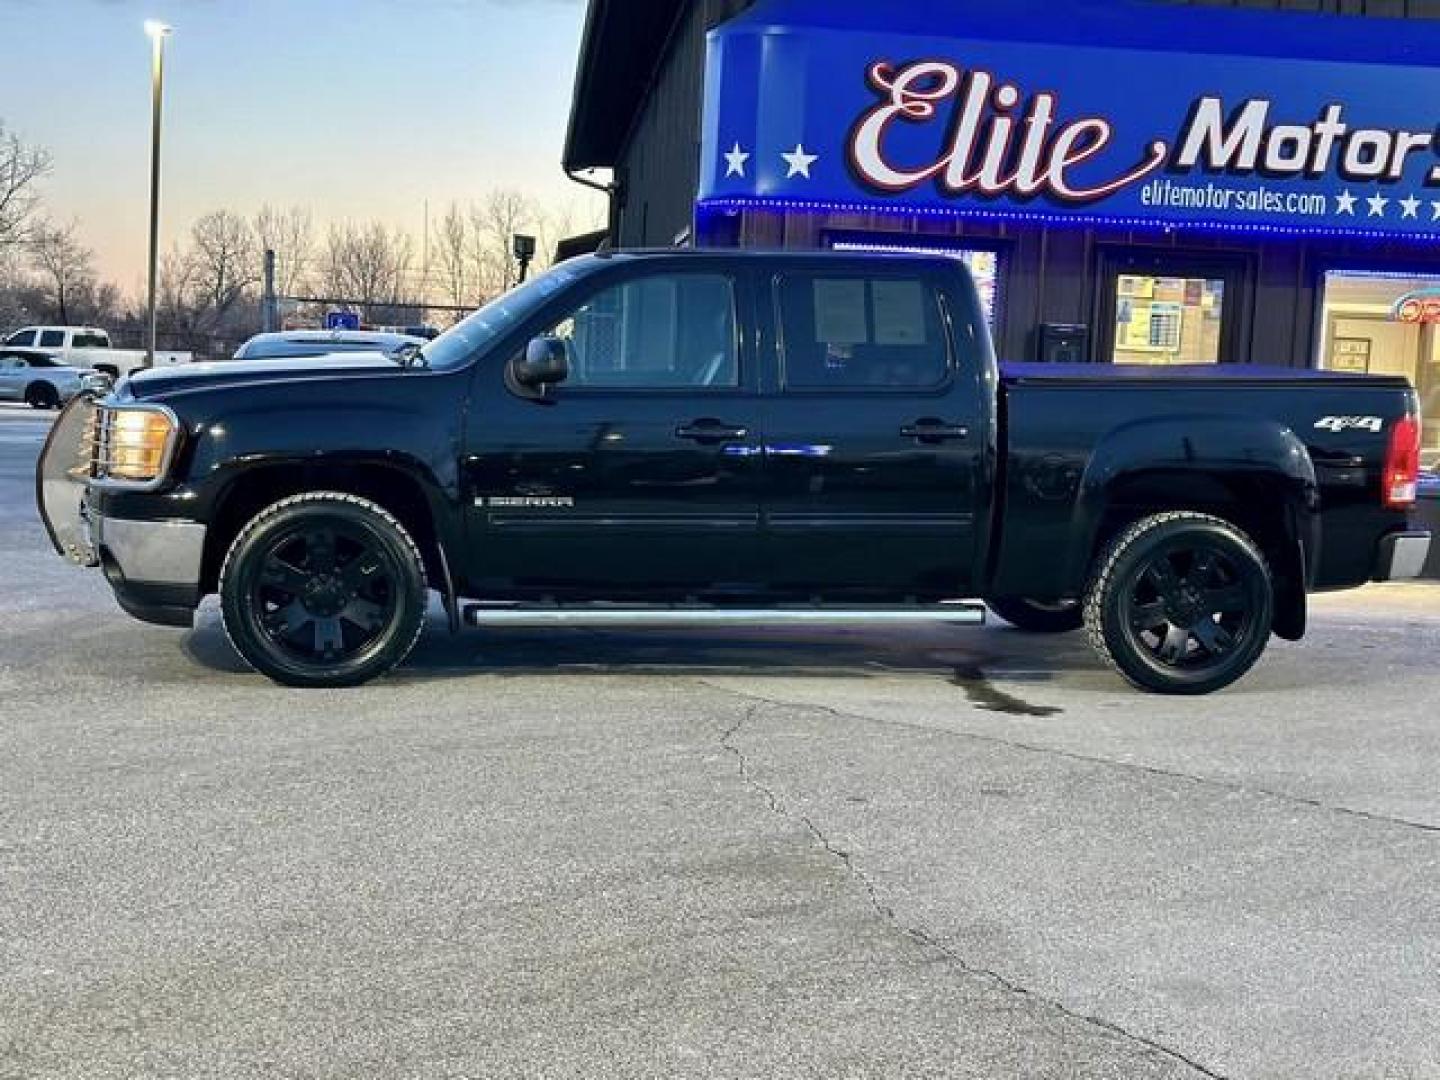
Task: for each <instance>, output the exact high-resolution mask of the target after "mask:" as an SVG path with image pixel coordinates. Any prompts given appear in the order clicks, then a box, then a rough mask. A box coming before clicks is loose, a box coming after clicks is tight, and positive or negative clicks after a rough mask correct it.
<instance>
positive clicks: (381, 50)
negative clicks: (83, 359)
mask: <svg viewBox="0 0 1440 1080" xmlns="http://www.w3.org/2000/svg"><path fill="white" fill-rule="evenodd" d="M584 15H585V5H584V2H583V0H288V2H287V0H143V2H142V0H0V41H3V42H4V43H5V59H4V61H3V63H0V119H3V120H4V121H5V124H6V126H7V127H8V128H9V129H10V130H12V131H15V132H18V133H19V134H20V135H21V136H22V138H24V139H26V140H27V141H30V142H34V143H39V144H41V145H43V146H46V147H48V148H49V149H50V151H51V152H52V154H53V156H54V170H53V172H52V174H51V176H50V177H49V179H48V180H47V181H46V184H45V188H44V197H45V201H46V206H47V210H48V212H49V214H50V216H51V217H53V218H55V219H57V220H61V221H68V220H70V219H71V218H75V219H78V221H79V225H80V231H81V234H82V237H83V239H84V241H85V243H86V244H88V245H89V246H90V247H92V248H93V249H94V250H95V252H96V254H97V256H98V261H99V268H100V270H101V272H102V274H103V275H104V276H105V277H107V278H109V279H111V280H114V281H115V282H116V283H117V284H119V285H120V286H121V287H122V288H123V289H124V290H126V291H127V292H128V293H131V294H132V295H133V294H136V293H138V292H139V291H140V288H141V284H142V281H143V275H144V260H145V229H146V214H147V207H148V201H147V200H148V191H149V188H148V183H149V180H148V176H149V174H148V154H149V101H150V70H149V56H150V43H149V40H148V39H147V38H146V36H145V34H144V31H143V29H142V23H143V21H144V20H145V19H147V18H156V19H161V20H163V21H166V22H169V23H171V24H173V26H174V27H175V33H174V35H173V36H172V37H171V38H170V41H169V45H168V46H167V53H166V85H165V110H166V111H165V139H164V175H163V181H162V206H163V218H162V225H161V228H162V241H161V246H162V249H163V248H165V247H168V246H169V240H170V238H173V237H175V236H177V235H179V234H181V233H182V232H184V231H185V230H187V229H188V227H189V224H190V222H192V221H193V220H194V219H195V218H196V217H198V216H199V215H201V214H203V213H205V212H206V211H207V210H211V209H215V208H220V207H227V208H231V209H235V210H238V211H241V212H242V213H246V214H247V215H248V214H249V213H252V212H253V211H254V210H256V209H258V208H259V207H260V206H261V205H262V204H264V203H267V202H268V203H271V204H274V205H277V206H282V207H283V206H290V205H295V204H299V205H303V206H308V207H310V208H311V209H312V211H313V213H314V215H315V218H316V221H317V225H321V226H323V223H324V222H326V221H328V220H331V219H343V218H353V219H356V220H365V219H370V218H383V219H385V220H387V221H389V222H392V223H396V224H402V225H404V226H406V227H407V228H409V229H410V230H411V231H412V232H413V233H414V234H415V235H416V237H417V242H418V237H419V235H420V233H421V225H422V218H423V214H424V204H425V202H426V200H429V203H430V209H431V213H432V215H435V214H438V213H439V211H440V210H441V209H442V208H443V207H444V205H445V204H446V203H448V202H449V201H451V200H460V201H462V202H464V201H468V200H471V199H475V198H478V197H479V196H481V195H483V194H484V192H485V191H486V190H488V189H490V188H494V187H514V188H518V189H521V190H523V191H525V192H527V193H528V194H531V195H533V196H535V197H536V198H538V199H540V200H542V201H543V202H545V203H546V204H548V205H551V206H555V207H562V206H570V207H573V209H574V211H575V213H576V214H577V217H578V218H579V219H580V224H582V225H589V224H591V223H592V222H594V221H598V220H599V215H600V214H601V212H602V210H601V206H602V205H603V200H601V199H600V198H599V197H598V196H594V195H592V194H590V193H589V192H588V191H587V190H586V189H584V188H581V187H579V186H577V185H575V184H573V183H571V182H570V181H569V180H567V179H566V178H565V176H564V175H563V173H562V172H561V170H560V164H559V161H560V152H561V145H562V142H563V139H564V133H565V122H566V119H567V116H568V111H569V102H570V91H571V84H572V77H573V73H574V68H575V60H576V56H577V52H578V48H579V41H580V34H581V30H582V24H583V21H584Z"/></svg>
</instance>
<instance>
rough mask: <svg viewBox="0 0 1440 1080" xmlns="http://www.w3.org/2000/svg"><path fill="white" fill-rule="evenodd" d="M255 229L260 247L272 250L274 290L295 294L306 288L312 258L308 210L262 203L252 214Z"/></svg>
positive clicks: (312, 237)
mask: <svg viewBox="0 0 1440 1080" xmlns="http://www.w3.org/2000/svg"><path fill="white" fill-rule="evenodd" d="M254 229H255V238H256V240H257V242H258V243H259V246H260V250H261V251H262V252H263V251H267V250H268V251H273V252H275V291H276V292H277V293H279V294H280V295H281V296H295V295H297V294H298V293H299V292H300V291H301V290H302V289H303V288H304V287H305V282H306V280H307V278H308V276H309V274H310V269H311V262H312V259H313V257H314V249H315V243H314V235H313V231H312V219H311V216H310V211H309V210H307V209H305V208H304V207H302V206H292V207H290V209H288V210H278V209H276V208H274V207H270V206H264V207H261V208H260V212H259V213H258V214H256V215H255V225H254Z"/></svg>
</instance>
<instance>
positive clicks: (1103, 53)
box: [700, 3, 1440, 238]
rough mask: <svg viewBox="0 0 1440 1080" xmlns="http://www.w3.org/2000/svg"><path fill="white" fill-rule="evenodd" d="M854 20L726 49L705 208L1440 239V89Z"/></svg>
mask: <svg viewBox="0 0 1440 1080" xmlns="http://www.w3.org/2000/svg"><path fill="white" fill-rule="evenodd" d="M840 6H841V7H842V8H843V7H844V4H843V3H842V4H841V5H840ZM1271 18H1272V19H1274V18H1277V16H1271ZM1278 18H1285V17H1284V16H1278ZM833 21H834V20H833V19H832V20H830V22H827V24H826V25H825V26H823V27H819V28H813V29H806V28H800V27H796V28H784V29H783V30H782V29H781V28H777V27H776V26H775V25H774V24H767V23H764V22H761V21H757V22H755V23H749V24H746V23H744V22H743V21H742V22H741V23H739V24H736V25H734V26H732V27H730V28H722V29H721V30H719V31H717V32H716V33H715V34H713V35H712V38H711V43H710V70H709V84H708V86H707V94H706V98H707V100H706V117H705V145H704V150H703V156H702V170H701V171H702V176H701V192H700V198H701V202H702V204H709V205H713V206H719V207H724V206H727V205H729V206H745V205H755V204H765V205H775V204H781V205H783V204H790V205H809V206H813V207H821V206H823V207H828V208H831V209H837V210H843V209H846V208H854V209H857V210H864V211H873V210H875V209H876V208H877V207H878V208H885V207H889V208H894V209H897V210H903V211H909V212H914V213H921V214H924V213H938V214H960V215H968V216H1000V217H1007V218H1020V217H1037V218H1045V217H1049V218H1070V219H1075V220H1076V221H1079V222H1085V221H1093V222H1112V223H1117V224H1129V225H1149V224H1155V223H1160V224H1173V225H1176V226H1186V227H1198V228H1217V229H1241V230H1244V229H1251V230H1260V231H1265V230H1273V231H1282V232H1295V233H1325V232H1333V233H1342V234H1349V233H1354V234H1380V235H1386V236H1407V235H1408V236H1414V237H1422V238H1429V237H1434V236H1440V131H1437V123H1440V93H1437V92H1436V91H1440V70H1432V69H1428V68H1424V67H1410V66H1405V65H1397V64H1378V63H1366V64H1351V63H1337V62H1334V61H1326V60H1313V59H1305V58H1298V57H1295V58H1289V57H1273V56H1257V55H1234V56H1231V55H1215V54H1213V53H1204V54H1202V53H1198V52H1197V53H1190V52H1177V51H1173V50H1167V51H1164V52H1151V51H1144V50H1138V49H1130V48H1105V47H1097V46H1076V47H1069V46H1063V45H1057V44H1051V43H1045V42H1039V43H1037V42H1033V41H1027V42H1019V41H1007V40H986V39H978V38H977V39H966V38H961V37H945V38H928V37H922V36H917V35H913V34H906V35H903V36H896V37H894V38H893V39H887V38H886V37H884V36H877V35H876V34H873V33H860V32H854V33H847V32H845V31H844V30H843V29H841V28H837V27H836V26H834V25H833ZM1335 21H1337V22H1339V21H1340V20H1338V19H1337V20H1335ZM1395 32H1397V33H1398V32H1399V31H1398V30H1397V31H1395Z"/></svg>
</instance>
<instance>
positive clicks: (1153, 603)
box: [1085, 512, 1275, 694]
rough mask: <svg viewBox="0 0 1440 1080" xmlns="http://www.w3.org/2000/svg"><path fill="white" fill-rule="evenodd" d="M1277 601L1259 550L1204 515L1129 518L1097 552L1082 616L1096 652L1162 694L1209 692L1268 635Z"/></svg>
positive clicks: (1244, 667)
mask: <svg viewBox="0 0 1440 1080" xmlns="http://www.w3.org/2000/svg"><path fill="white" fill-rule="evenodd" d="M1274 610H1275V600H1274V589H1273V586H1272V583H1271V578H1270V571H1269V568H1268V567H1267V565H1266V563H1265V557H1264V556H1263V555H1262V554H1261V553H1260V550H1259V548H1257V547H1256V546H1255V544H1254V542H1253V541H1252V540H1251V539H1250V538H1249V537H1248V536H1246V535H1245V533H1243V532H1242V531H1241V530H1239V529H1237V528H1236V527H1235V526H1234V525H1232V524H1230V523H1229V522H1227V521H1222V520H1221V519H1220V518H1216V517H1210V516H1209V515H1206V514H1196V513H1189V512H1172V513H1164V514H1155V515H1153V516H1151V517H1147V518H1144V519H1143V520H1141V521H1137V522H1136V523H1135V524H1134V525H1131V526H1130V527H1129V528H1127V529H1125V531H1123V532H1122V533H1121V534H1120V535H1119V536H1117V537H1116V538H1115V539H1114V540H1113V541H1112V542H1111V543H1110V545H1109V546H1108V547H1107V548H1106V549H1105V552H1104V554H1103V555H1101V557H1100V560H1099V562H1098V564H1097V565H1096V568H1095V572H1094V575H1093V576H1092V578H1091V581H1090V587H1089V589H1088V590H1087V591H1086V594H1085V624H1086V627H1087V629H1088V631H1089V635H1090V641H1091V643H1092V644H1093V645H1094V646H1095V649H1096V651H1097V652H1098V653H1099V654H1100V656H1101V658H1102V659H1103V660H1105V661H1106V662H1107V663H1109V664H1110V665H1111V666H1113V667H1114V668H1116V669H1117V670H1118V671H1119V672H1120V673H1121V674H1122V675H1124V676H1125V678H1127V679H1128V680H1130V682H1131V683H1133V684H1134V685H1136V686H1138V687H1140V688H1141V689H1144V690H1151V691H1155V692H1157V693H1162V694H1208V693H1210V692H1211V691H1214V690H1219V689H1221V688H1222V687H1225V686H1229V685H1230V684H1231V683H1233V682H1234V681H1235V680H1236V679H1239V678H1240V677H1241V676H1242V675H1244V674H1245V673H1246V672H1247V671H1249V670H1250V669H1251V668H1252V667H1253V666H1254V665H1255V662H1256V661H1257V660H1259V659H1260V655H1261V654H1262V653H1263V652H1264V651H1265V646H1266V644H1267V643H1268V642H1269V640H1270V630H1271V622H1272V620H1273V617H1274Z"/></svg>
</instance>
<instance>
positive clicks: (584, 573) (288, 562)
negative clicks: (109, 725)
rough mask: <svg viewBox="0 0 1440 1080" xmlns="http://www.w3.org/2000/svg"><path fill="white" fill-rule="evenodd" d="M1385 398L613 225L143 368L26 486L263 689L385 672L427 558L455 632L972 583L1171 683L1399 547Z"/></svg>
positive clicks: (1355, 383) (1235, 672) (914, 277)
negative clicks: (1046, 346) (337, 347)
mask: <svg viewBox="0 0 1440 1080" xmlns="http://www.w3.org/2000/svg"><path fill="white" fill-rule="evenodd" d="M1416 406H1417V403H1416V398H1415V393H1414V391H1413V390H1412V389H1411V388H1410V386H1409V385H1408V383H1406V381H1405V380H1404V379H1400V378H1395V377H1388V376H1362V375H1350V374H1343V373H1335V372H1311V371H1298V370H1289V369H1267V368H1246V367H1240V366H1233V365H1226V366H1224V367H1220V368H1216V367H1213V366H1212V367H1205V368H1199V367H1191V368H1149V367H1143V368H1142V367H1138V366H1137V367H1132V368H1124V367H1118V368H1111V367H1109V366H1105V365H1084V364H1072V365H1063V364H1057V365H1042V364H1018V365H1011V366H1006V367H1001V366H1000V365H997V363H996V361H995V357H994V353H993V350H992V347H991V342H990V337H989V334H988V331H987V329H986V321H985V318H984V317H983V315H982V313H981V309H980V304H979V300H978V297H977V295H976V291H975V287H974V284H973V282H972V281H971V279H970V276H969V274H968V272H967V271H966V270H965V268H964V266H963V265H962V264H960V263H958V262H956V261H953V260H950V259H945V258H929V257H924V256H917V255H907V256H882V255H863V254H850V253H845V254H839V253H829V254H825V253H809V254H806V253H783V254H769V253H757V252H733V251H732V252H721V251H692V252H653V253H627V254H610V255H597V256H592V257H587V258H583V259H577V260H573V261H571V262H567V263H565V264H562V265H561V266H560V267H558V268H556V269H554V270H552V271H551V272H549V273H548V274H545V275H542V276H540V277H539V278H537V279H535V280H534V281H533V282H531V283H530V284H527V285H524V286H522V287H520V288H519V289H516V290H514V291H513V292H511V293H509V294H508V295H506V296H504V297H501V298H500V299H498V300H496V301H494V302H493V303H491V304H489V305H488V306H486V307H484V308H482V309H481V310H480V311H478V312H477V313H476V314H475V315H473V316H471V317H470V318H469V319H467V320H465V321H464V322H462V323H460V324H459V325H458V326H457V327H455V328H454V329H452V330H451V331H449V332H448V333H446V334H443V335H441V337H439V338H438V339H436V340H435V341H433V342H431V343H430V344H429V345H427V346H425V347H424V349H423V350H422V351H421V353H420V354H419V355H418V356H414V357H406V358H405V361H404V362H398V361H397V362H390V361H386V360H384V359H383V358H381V357H375V356H371V357H353V358H347V357H343V356H339V357H328V358H326V359H324V360H320V361H309V362H306V361H294V362H291V363H288V364H277V365H276V366H275V368H274V369H273V370H267V368H266V365H264V364H235V365H225V364H214V365H205V366H203V367H202V368H190V369H186V368H171V369H166V370H155V371H147V372H143V373H141V374H139V375H136V376H134V377H133V378H131V379H130V380H129V381H128V382H127V383H125V384H122V385H121V386H120V387H118V388H117V389H116V391H115V392H114V393H113V394H112V395H111V396H110V397H109V398H107V399H106V400H105V401H103V402H101V403H100V404H99V405H98V406H96V405H95V404H94V403H89V402H86V403H82V404H77V405H72V406H71V407H70V408H69V410H67V412H66V413H65V414H64V415H62V417H61V418H60V420H59V421H57V424H56V427H55V429H54V431H53V432H52V435H51V439H50V443H49V445H48V446H47V447H46V449H45V451H44V453H43V454H42V456H41V459H40V463H39V466H38V467H39V476H38V478H37V480H38V482H37V489H38V490H39V491H40V493H41V512H42V515H43V517H44V519H45V521H46V523H47V526H48V528H49V530H50V535H51V538H52V540H53V542H54V545H55V547H56V550H57V551H59V552H61V553H62V554H65V555H67V556H69V557H70V558H72V559H74V560H75V561H77V562H80V563H83V564H87V565H103V566H104V568H105V574H106V577H107V578H108V580H109V582H110V584H111V586H112V588H113V590H114V592H115V595H116V597H117V599H118V600H119V602H120V604H121V606H122V607H124V608H125V610H127V611H128V612H130V613H131V614H132V615H134V616H136V617H137V618H140V619H144V620H147V621H151V622H160V623H166V624H173V625H181V626H189V625H190V624H191V621H192V617H193V613H194V611H195V608H196V606H197V605H198V604H199V603H200V601H201V599H202V598H203V597H205V596H206V595H208V594H212V593H218V594H219V596H220V606H221V612H222V616H223V619H224V624H225V628H226V630H227V632H228V634H229V637H230V640H231V641H232V642H234V644H235V647H236V648H237V649H238V650H239V652H240V654H241V655H242V656H243V657H244V658H245V659H246V660H247V661H248V662H249V663H250V664H251V665H252V666H253V667H255V668H256V669H257V670H259V671H261V672H263V673H264V674H266V675H268V676H269V677H271V678H272V679H274V680H276V681H278V682H281V683H286V684H291V685H297V686H348V685H354V684H358V683H362V682H364V681H366V680H368V679H371V678H374V677H375V676H377V675H380V674H382V673H383V672H385V671H388V670H389V669H390V668H392V667H394V666H395V665H396V664H398V663H399V662H400V661H402V660H403V659H404V658H405V656H406V655H407V654H408V653H409V652H410V650H411V648H412V647H413V646H414V644H415V642H416V640H417V638H418V637H419V635H420V630H421V627H422V625H423V622H424V616H425V610H426V600H427V596H428V590H430V589H434V590H437V591H438V592H439V593H440V594H441V597H442V598H443V601H444V604H445V608H446V610H447V611H448V613H449V616H450V622H451V627H452V629H455V628H458V626H459V625H460V623H461V621H462V616H463V619H464V621H468V622H471V623H474V624H477V625H485V626H512V625H561V626H585V625H617V624H620V625H643V626H670V625H675V624H679V623H686V624H689V623H696V624H710V625H717V624H732V623H737V622H760V623H768V624H793V623H801V624H809V623H816V622H845V621H852V620H858V621H868V622H869V623H871V624H885V623H891V622H908V621H916V620H934V621H940V622H948V623H962V624H965V623H970V624H973V623H976V622H980V621H982V620H983V619H984V617H985V608H984V604H983V603H982V600H985V599H988V600H989V601H990V602H991V603H993V604H994V606H995V607H996V608H997V609H998V610H999V611H1000V612H1001V613H1002V614H1004V615H1005V617H1006V618H1007V619H1009V620H1010V621H1011V622H1013V623H1015V624H1016V625H1018V626H1019V627H1020V628H1022V629H1032V630H1039V631H1064V630H1073V629H1078V628H1079V627H1080V626H1081V625H1082V623H1083V624H1084V625H1085V626H1086V627H1087V628H1088V630H1089V636H1090V639H1091V641H1092V642H1093V644H1094V645H1095V648H1096V649H1097V651H1098V652H1099V654H1100V655H1101V657H1103V658H1104V659H1105V661H1106V662H1108V663H1110V664H1112V665H1113V666H1114V667H1115V668H1117V669H1118V670H1119V672H1120V673H1121V674H1122V675H1124V676H1125V677H1126V678H1127V679H1129V680H1130V681H1131V682H1132V683H1134V684H1135V685H1137V686H1139V687H1142V688H1144V689H1147V690H1153V691H1160V692H1166V693H1178V694H1196V693H1206V692H1209V691H1212V690H1217V689H1219V688H1220V687H1223V686H1226V685H1228V684H1230V683H1231V682H1233V681H1234V680H1236V679H1238V678H1239V677H1240V676H1242V675H1243V674H1244V673H1245V672H1246V671H1248V670H1249V669H1250V668H1251V666H1252V665H1253V664H1254V663H1255V662H1256V661H1257V660H1258V659H1259V657H1260V655H1261V653H1262V652H1263V651H1264V649H1265V647H1266V645H1267V643H1268V641H1269V639H1270V637H1271V635H1272V634H1275V635H1279V636H1280V637H1283V638H1287V639H1298V638H1300V637H1301V636H1302V635H1303V634H1304V632H1305V624H1306V593H1307V591H1308V590H1314V589H1345V588H1353V587H1355V586H1358V585H1362V584H1364V583H1365V582H1367V581H1371V580H1376V579H1379V580H1389V579H1397V578H1405V577H1412V576H1414V575H1415V574H1417V573H1418V572H1419V569H1420V567H1421V565H1422V564H1423V562H1424V560H1425V557H1426V553H1427V551H1428V549H1429V544H1430V534H1429V533H1428V532H1427V531H1425V530H1423V529H1420V528H1416V527H1414V526H1412V525H1411V523H1410V520H1409V518H1410V514H1411V511H1412V510H1413V508H1414V503H1415V498H1416V481H1417V472H1418V456H1419V421H1418V416H1417V411H1416ZM86 432H89V433H90V438H89V441H88V442H85V441H84V440H83V439H82V436H84V434H85V433H86ZM77 447H78V448H81V450H80V451H79V452H80V456H79V457H78V458H77Z"/></svg>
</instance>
